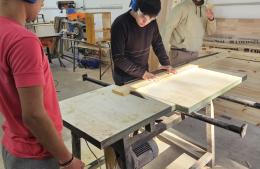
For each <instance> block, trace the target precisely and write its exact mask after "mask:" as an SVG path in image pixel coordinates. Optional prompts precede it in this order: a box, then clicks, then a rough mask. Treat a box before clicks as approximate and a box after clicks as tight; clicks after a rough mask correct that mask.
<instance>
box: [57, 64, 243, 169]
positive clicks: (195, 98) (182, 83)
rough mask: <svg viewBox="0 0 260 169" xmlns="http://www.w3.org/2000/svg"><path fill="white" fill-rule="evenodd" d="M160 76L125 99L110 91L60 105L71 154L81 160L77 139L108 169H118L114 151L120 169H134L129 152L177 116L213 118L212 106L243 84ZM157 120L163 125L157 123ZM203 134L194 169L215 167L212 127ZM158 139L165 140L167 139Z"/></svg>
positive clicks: (206, 75) (199, 74)
mask: <svg viewBox="0 0 260 169" xmlns="http://www.w3.org/2000/svg"><path fill="white" fill-rule="evenodd" d="M177 72H178V71H177ZM163 76H164V77H165V78H163V79H161V80H158V81H155V82H151V81H150V82H148V83H147V81H145V83H144V81H141V82H135V83H133V84H130V85H128V86H127V88H126V89H129V90H131V92H132V94H131V93H130V94H128V95H123V96H121V95H119V94H118V93H117V92H121V90H120V88H121V87H119V86H115V85H111V86H108V87H104V88H101V89H98V90H95V91H92V92H89V93H85V94H82V95H79V96H76V97H73V98H70V99H67V100H64V101H61V102H60V107H61V112H62V116H63V120H64V126H65V127H67V128H68V129H70V130H71V134H72V149H73V154H74V155H75V156H76V157H79V158H80V138H83V139H85V140H87V141H88V142H90V143H91V144H93V145H95V146H96V147H98V148H100V149H104V152H105V160H106V167H107V169H112V168H114V166H115V165H116V164H115V163H116V160H117V158H116V157H115V156H116V155H115V153H114V151H116V152H117V154H119V156H120V158H121V161H122V164H121V166H122V168H123V169H132V168H133V166H132V164H131V159H129V158H130V157H129V153H128V152H129V149H130V147H131V146H134V145H135V144H140V143H142V142H146V141H147V140H150V139H152V138H153V137H155V136H159V135H160V134H161V133H163V132H164V131H166V130H167V129H168V128H171V127H172V126H173V125H175V124H178V123H179V122H181V120H182V117H181V115H180V112H185V113H188V114H189V113H192V112H194V111H195V112H197V111H199V110H201V109H202V108H206V109H205V113H206V115H207V116H209V117H211V118H214V106H213V103H212V100H213V99H215V98H216V97H218V96H220V95H222V94H224V93H225V92H227V91H228V90H230V89H232V88H233V87H235V86H237V85H239V84H240V83H241V82H242V80H243V78H242V77H239V76H233V75H229V74H224V73H219V72H215V71H210V70H206V69H201V68H198V67H191V68H190V69H184V70H183V71H179V73H177V74H176V75H163ZM144 84H145V85H144ZM123 87H124V86H123ZM118 89H119V90H118ZM112 91H113V92H112ZM115 91H116V92H115ZM124 91H125V90H124ZM116 93H117V94H116ZM158 119H160V120H161V122H156V120H158ZM140 128H144V129H145V130H144V132H142V133H140V134H137V135H132V134H133V133H134V132H135V131H137V130H139V129H140ZM206 132H207V147H206V148H205V154H204V155H203V156H202V157H200V158H199V159H198V160H195V161H194V163H193V164H192V165H191V167H192V168H200V167H203V166H205V165H210V167H213V166H215V133H214V126H213V125H210V124H207V125H206ZM160 137H165V133H164V134H162V135H161V136H160ZM175 163H178V162H175ZM172 165H174V164H172ZM178 169H180V168H178Z"/></svg>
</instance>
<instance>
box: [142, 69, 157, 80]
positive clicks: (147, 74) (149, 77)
mask: <svg viewBox="0 0 260 169" xmlns="http://www.w3.org/2000/svg"><path fill="white" fill-rule="evenodd" d="M142 78H143V79H144V80H151V79H155V78H156V76H155V75H154V74H152V73H150V72H147V71H145V73H144V75H143V77H142Z"/></svg>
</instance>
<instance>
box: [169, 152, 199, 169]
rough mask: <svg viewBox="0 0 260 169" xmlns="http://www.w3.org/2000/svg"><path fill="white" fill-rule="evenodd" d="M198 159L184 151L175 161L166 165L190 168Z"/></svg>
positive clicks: (171, 168)
mask: <svg viewBox="0 0 260 169" xmlns="http://www.w3.org/2000/svg"><path fill="white" fill-rule="evenodd" d="M195 162H196V160H195V159H194V158H192V157H191V156H189V155H187V154H185V153H183V154H182V155H181V156H180V157H178V158H177V159H176V160H175V161H174V162H172V163H171V164H170V165H168V166H167V167H166V169H174V168H176V169H189V168H190V167H191V166H192V165H194V164H195Z"/></svg>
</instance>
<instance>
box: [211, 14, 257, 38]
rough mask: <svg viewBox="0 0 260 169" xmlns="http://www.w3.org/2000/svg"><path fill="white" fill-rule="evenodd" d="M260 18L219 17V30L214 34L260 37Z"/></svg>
mask: <svg viewBox="0 0 260 169" xmlns="http://www.w3.org/2000/svg"><path fill="white" fill-rule="evenodd" d="M259 27H260V19H224V18H217V31H216V32H215V34H214V35H218V36H229V37H244V38H259V39H260V30H259Z"/></svg>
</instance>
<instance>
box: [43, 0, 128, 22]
mask: <svg viewBox="0 0 260 169" xmlns="http://www.w3.org/2000/svg"><path fill="white" fill-rule="evenodd" d="M75 2H76V5H77V8H80V9H79V10H83V8H84V7H85V10H86V11H88V12H104V11H105V12H107V11H108V12H111V14H112V21H113V20H114V19H115V18H116V17H117V16H118V15H120V14H122V13H123V12H125V11H127V10H128V9H129V7H128V6H129V2H130V0H84V2H85V3H84V4H85V6H84V5H83V0H75ZM44 3H45V5H44V7H43V8H42V10H41V12H40V13H42V14H44V16H45V18H46V20H47V21H52V20H54V17H55V16H66V13H65V11H64V12H63V13H61V12H60V10H58V7H57V4H56V3H57V0H45V2H44Z"/></svg>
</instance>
